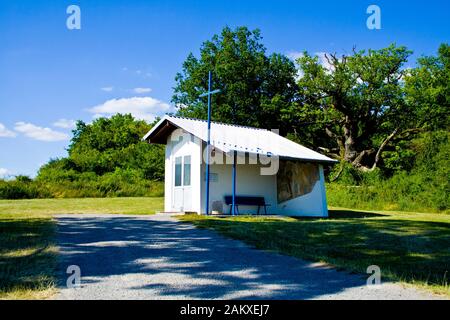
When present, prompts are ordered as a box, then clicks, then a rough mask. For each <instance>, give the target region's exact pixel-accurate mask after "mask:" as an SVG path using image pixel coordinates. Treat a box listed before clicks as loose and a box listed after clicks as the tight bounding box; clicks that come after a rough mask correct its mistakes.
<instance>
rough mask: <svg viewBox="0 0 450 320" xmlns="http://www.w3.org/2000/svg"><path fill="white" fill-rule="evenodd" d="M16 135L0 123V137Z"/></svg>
mask: <svg viewBox="0 0 450 320" xmlns="http://www.w3.org/2000/svg"><path fill="white" fill-rule="evenodd" d="M15 136H16V133H15V132H13V131H11V130H8V129H7V128H6V127H5V126H4V125H3V123H0V137H2V138H14V137H15Z"/></svg>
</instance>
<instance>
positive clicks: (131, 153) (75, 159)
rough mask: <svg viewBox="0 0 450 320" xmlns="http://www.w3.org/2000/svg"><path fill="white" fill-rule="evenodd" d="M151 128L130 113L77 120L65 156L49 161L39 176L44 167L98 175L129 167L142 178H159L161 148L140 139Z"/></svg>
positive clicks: (161, 174)
mask: <svg viewBox="0 0 450 320" xmlns="http://www.w3.org/2000/svg"><path fill="white" fill-rule="evenodd" d="M150 128H151V126H150V125H148V124H147V123H146V122H145V121H141V120H135V119H134V118H133V117H132V116H131V115H129V114H127V115H122V114H116V115H114V116H112V117H111V118H98V119H96V120H95V121H93V122H92V123H91V124H86V123H85V122H83V121H78V122H77V126H76V129H75V130H74V131H73V138H72V140H71V143H70V145H69V147H68V149H67V151H68V153H69V156H68V158H64V159H59V160H54V161H50V162H49V164H47V165H45V166H44V167H43V168H41V170H40V176H43V175H44V174H45V171H46V169H54V170H57V171H59V172H60V173H64V172H66V173H67V172H72V173H75V174H77V173H86V172H90V173H94V174H95V175H98V176H101V175H104V174H106V173H111V172H114V171H116V170H117V169H125V170H126V169H132V170H135V171H136V172H139V173H140V174H141V176H142V177H143V178H146V179H152V180H162V179H163V177H164V148H163V147H162V146H159V145H149V144H148V143H146V142H144V141H142V140H141V139H142V137H143V136H144V135H145V133H147V132H148V130H150Z"/></svg>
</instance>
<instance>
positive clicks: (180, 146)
mask: <svg viewBox="0 0 450 320" xmlns="http://www.w3.org/2000/svg"><path fill="white" fill-rule="evenodd" d="M179 137H182V138H181V140H180V141H178V140H177V139H178V138H179ZM187 155H190V156H191V187H190V188H191V204H192V208H190V209H189V211H193V212H200V210H201V208H200V177H201V174H200V163H201V141H200V140H199V139H197V138H195V137H194V136H193V135H191V134H189V133H186V132H185V131H181V130H176V131H174V132H173V133H172V134H171V135H170V136H169V137H168V139H167V144H166V152H165V180H164V211H166V212H173V211H178V209H177V208H174V207H173V200H174V198H173V197H174V185H175V183H174V179H175V177H174V172H175V158H176V157H180V156H182V157H183V156H187Z"/></svg>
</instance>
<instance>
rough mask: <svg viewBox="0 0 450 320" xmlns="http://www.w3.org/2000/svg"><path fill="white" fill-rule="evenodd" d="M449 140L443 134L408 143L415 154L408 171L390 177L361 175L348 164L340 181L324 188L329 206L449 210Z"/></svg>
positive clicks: (434, 134)
mask: <svg viewBox="0 0 450 320" xmlns="http://www.w3.org/2000/svg"><path fill="white" fill-rule="evenodd" d="M449 139H450V133H448V132H446V131H435V132H430V133H426V134H422V135H420V136H419V137H418V138H417V139H414V140H413V141H412V142H411V144H410V148H411V150H414V152H415V156H414V159H413V160H412V164H411V170H408V171H406V170H401V171H396V172H394V173H393V175H392V176H388V175H386V173H385V172H382V171H381V170H378V171H372V172H367V173H364V172H361V171H358V170H356V169H354V168H353V167H352V166H349V165H347V166H346V167H345V169H344V170H343V171H342V173H341V178H340V179H339V180H338V181H337V182H334V183H330V184H328V186H327V195H328V202H329V204H330V205H331V206H338V207H352V208H360V209H379V210H407V211H430V210H431V211H435V212H437V211H448V210H449V209H450V166H449V163H448V162H449V159H450V144H449ZM335 170H338V168H336V169H335ZM333 174H335V172H332V173H331V175H333Z"/></svg>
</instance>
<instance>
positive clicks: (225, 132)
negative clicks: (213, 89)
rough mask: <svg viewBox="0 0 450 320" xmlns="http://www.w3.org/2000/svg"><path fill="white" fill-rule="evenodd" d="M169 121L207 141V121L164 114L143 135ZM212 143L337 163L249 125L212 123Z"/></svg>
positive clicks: (219, 147) (243, 149) (267, 153)
mask: <svg viewBox="0 0 450 320" xmlns="http://www.w3.org/2000/svg"><path fill="white" fill-rule="evenodd" d="M165 121H169V122H170V123H172V124H173V125H175V126H177V127H179V128H181V129H183V130H185V131H187V132H189V133H191V134H193V135H194V136H196V137H198V138H199V139H201V140H203V141H207V130H208V124H207V121H206V120H199V119H190V118H182V117H174V116H164V118H162V119H161V120H160V121H159V122H158V123H157V124H156V125H155V126H154V127H153V128H152V130H150V131H149V132H148V133H147V134H146V135H145V136H144V138H143V140H148V139H149V138H151V136H152V135H154V134H155V133H156V132H158V130H159V129H160V126H161V125H162V124H163V123H164V122H165ZM211 145H213V146H214V147H216V148H218V149H220V150H222V151H224V152H229V151H233V150H234V151H240V152H249V153H255V154H264V155H274V156H279V157H280V158H292V159H301V160H304V161H314V162H330V163H332V162H336V160H333V159H331V158H329V157H326V156H324V155H322V154H320V153H318V152H316V151H314V150H311V149H309V148H306V147H304V146H302V145H300V144H298V143H295V142H293V141H291V140H288V139H286V138H283V137H282V136H280V135H278V134H276V133H275V132H272V131H269V130H266V129H258V128H252V127H244V126H238V125H230V124H224V123H218V122H211Z"/></svg>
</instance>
